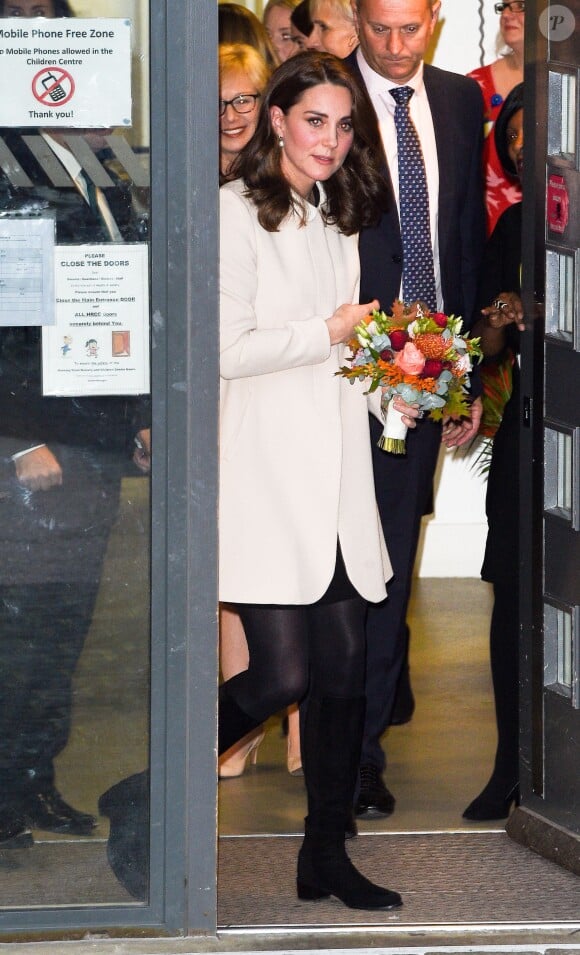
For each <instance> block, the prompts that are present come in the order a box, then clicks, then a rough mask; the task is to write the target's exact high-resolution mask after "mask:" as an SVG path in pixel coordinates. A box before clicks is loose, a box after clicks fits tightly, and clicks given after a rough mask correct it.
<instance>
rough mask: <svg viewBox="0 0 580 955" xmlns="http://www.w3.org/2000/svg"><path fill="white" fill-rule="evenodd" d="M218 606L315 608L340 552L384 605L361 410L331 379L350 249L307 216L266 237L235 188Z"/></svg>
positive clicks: (352, 262)
mask: <svg viewBox="0 0 580 955" xmlns="http://www.w3.org/2000/svg"><path fill="white" fill-rule="evenodd" d="M220 208H221V225H220V231H221V250H220V288H221V293H220V294H221V300H220V333H221V346H220V374H221V412H220V414H221V429H220V445H221V451H220V462H221V463H220V523H219V531H220V548H219V561H220V564H219V572H220V587H219V591H220V600H223V601H229V602H232V603H268V604H310V603H313V602H314V601H316V600H318V599H319V598H320V597H321V596H322V595H323V594H324V592H325V591H326V589H327V587H328V585H329V583H330V581H331V579H332V576H333V573H334V566H335V556H336V540H337V535H338V537H339V539H340V544H341V548H342V553H343V557H344V562H345V566H346V569H347V573H348V576H349V578H350V580H351V582H352V583H353V585H354V587H355V588H356V590H357V591H358V592H359V593H360V594H361V595H362V596H363V597H365V598H366V599H367V600H370V601H374V602H376V601H380V600H382V599H383V598H384V597H385V594H386V590H385V581H386V580H388V579H389V578H390V576H391V566H390V563H389V559H388V555H387V551H386V548H385V544H384V540H383V536H382V531H381V528H380V522H379V518H378V513H377V508H376V503H375V492H374V484H373V474H372V466H371V454H370V440H369V427H368V415H367V410H368V408H367V399H366V397H365V395H364V394H363V390H362V388H361V387H359V385H358V384H355V385H351V384H350V383H349V382H348V381H346V380H345V379H343V378H337V377H335V372H336V371H337V370H338V368H339V367H340V365H341V364H342V363H343V360H344V346H343V345H334V346H332V347H331V345H330V339H329V333H328V328H327V326H326V323H325V319H327V318H330V316H331V315H332V314H333V313H334V311H335V310H336V309H337V308H338V306H339V305H342V304H344V303H345V302H348V303H351V302H357V301H358V287H359V259H358V248H357V237H356V236H349V237H347V236H344V235H341V234H340V233H339V232H338V230H337V229H335V228H333V227H328V226H325V225H324V222H323V220H322V218H321V216H320V213H319V211H318V210H317V209H316V208H314V206H310V205H308V207H307V211H308V221H307V224H306V226H303V227H300V226H299V220H298V218H297V217H296V216H290V217H288V219H287V220H285V221H284V222H283V223H282V225H281V226H280V229H279V231H278V232H266V231H265V230H264V229H262V227H261V226H260V225H259V223H258V218H257V214H256V210H255V207H254V206H253V204H252V203H251V202H250V201H249V200H248V199H246V198H244V196H243V184H242V183H241V181H239V180H238V181H236V182H232V183H228V184H227V185H225V186H223V187H222V189H221V190H220Z"/></svg>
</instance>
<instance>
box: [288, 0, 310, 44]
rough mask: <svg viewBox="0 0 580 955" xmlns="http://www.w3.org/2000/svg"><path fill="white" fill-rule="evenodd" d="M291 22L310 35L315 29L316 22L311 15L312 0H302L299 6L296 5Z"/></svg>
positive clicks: (306, 34)
mask: <svg viewBox="0 0 580 955" xmlns="http://www.w3.org/2000/svg"><path fill="white" fill-rule="evenodd" d="M290 22H291V23H292V24H293V25H294V26H295V27H296V29H297V30H300V33H303V34H304V36H310V34H311V33H312V31H313V29H314V24H313V22H312V19H311V17H310V0H301V3H299V4H298V6H297V7H294V9H293V11H292V13H291V14H290Z"/></svg>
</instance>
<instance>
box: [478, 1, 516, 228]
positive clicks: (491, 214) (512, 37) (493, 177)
mask: <svg viewBox="0 0 580 955" xmlns="http://www.w3.org/2000/svg"><path fill="white" fill-rule="evenodd" d="M525 6H526V5H525V0H509V2H503V3H496V4H495V6H494V10H495V12H496V13H497V14H499V18H500V19H499V31H500V35H499V39H500V40H501V46H502V48H503V52H502V53H501V55H500V56H499V58H498V59H497V60H494V62H493V63H490V64H489V65H488V66H480V67H478V69H476V70H472V71H471V73H468V76H471V77H472V78H473V79H474V80H476V81H477V82H478V83H479V86H480V87H481V92H482V95H483V100H484V132H485V140H484V145H483V168H484V175H485V204H486V210H487V234H488V235H491V233H492V232H493V230H494V227H495V224H496V222H497V220H498V219H499V217H500V216H501V214H502V212H505V210H506V209H508V208H509V206H511V205H512V204H513V203H514V202H519V201H520V200H521V198H522V193H521V187H520V185H519V184H517V185H516V184H514V182H513V181H510V180H509V179H508V178H507V177H506V175H505V172H504V170H503V167H502V164H501V162H500V160H499V157H498V154H497V149H496V147H495V140H494V136H493V127H494V124H495V121H496V119H497V117H498V115H499V112H500V110H501V107H502V105H503V102H504V100H505V99H506V97H507V96H508V94H509V93H510V92H511V91H512V90H513V88H514V86H517V84H518V83H521V82H523V79H524V18H525Z"/></svg>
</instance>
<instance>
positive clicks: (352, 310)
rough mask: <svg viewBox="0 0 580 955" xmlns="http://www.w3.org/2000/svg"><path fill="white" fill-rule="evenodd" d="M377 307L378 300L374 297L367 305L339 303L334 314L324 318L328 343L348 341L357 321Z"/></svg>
mask: <svg viewBox="0 0 580 955" xmlns="http://www.w3.org/2000/svg"><path fill="white" fill-rule="evenodd" d="M378 307H379V302H378V300H377V299H376V298H375V299H374V300H373V301H372V302H369V303H368V305H341V306H340V308H337V310H336V312H335V313H334V315H332V316H331V318H327V319H326V324H327V326H328V334H329V335H330V344H331V345H338V344H340V342H347V341H349V339H351V338H352V337H353V333H354V330H355V328H356V326H357V325H358V324H359V322H362V320H363V318H365V317H366V316H367V315H370V313H371V312H373V311H374V310H375V309H376V308H378Z"/></svg>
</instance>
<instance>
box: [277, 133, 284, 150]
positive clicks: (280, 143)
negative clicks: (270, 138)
mask: <svg viewBox="0 0 580 955" xmlns="http://www.w3.org/2000/svg"><path fill="white" fill-rule="evenodd" d="M278 145H279V147H280V149H283V148H284V137H283V136H278Z"/></svg>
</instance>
